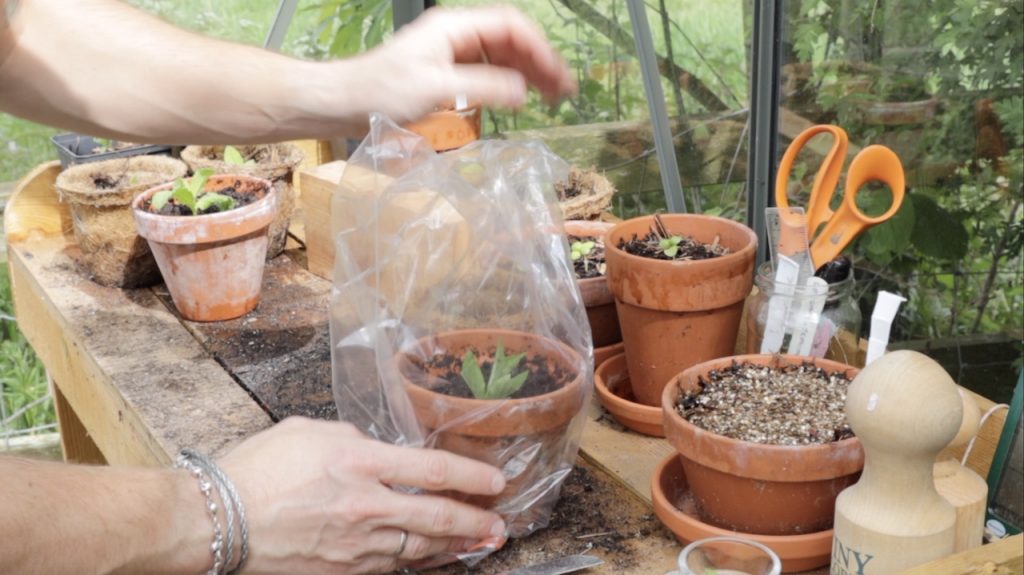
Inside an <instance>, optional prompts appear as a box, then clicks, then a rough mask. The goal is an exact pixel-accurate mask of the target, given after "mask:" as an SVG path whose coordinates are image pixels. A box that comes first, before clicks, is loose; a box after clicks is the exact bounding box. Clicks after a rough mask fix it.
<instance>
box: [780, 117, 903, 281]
mask: <svg viewBox="0 0 1024 575" xmlns="http://www.w3.org/2000/svg"><path fill="white" fill-rule="evenodd" d="M821 133H829V134H831V135H832V138H833V141H832V148H831V149H830V150H829V151H828V153H827V154H826V155H825V159H824V161H823V162H822V164H821V167H820V168H819V169H818V172H817V173H816V174H815V176H814V184H813V186H812V188H811V193H810V198H809V199H808V202H807V210H806V214H807V224H808V227H807V236H808V238H809V239H810V242H811V245H810V249H811V260H812V261H813V263H814V267H815V268H817V267H819V266H821V265H823V264H825V263H826V262H828V261H830V260H832V259H833V258H835V257H836V256H838V255H839V254H840V252H842V251H843V249H844V248H845V247H846V246H847V245H849V243H850V242H851V241H853V239H854V238H856V237H857V236H858V235H860V234H861V233H862V232H864V231H865V230H866V229H868V228H870V227H872V226H875V225H878V224H880V223H882V222H884V221H886V220H888V219H889V218H891V217H892V216H893V215H895V214H896V212H897V211H898V210H899V209H900V206H901V205H902V204H903V198H904V195H905V191H906V182H905V178H904V175H903V165H902V164H901V163H900V159H899V157H897V156H896V154H895V153H894V152H893V151H892V150H890V149H889V148H886V147H885V146H879V145H874V146H868V147H866V148H864V149H862V150H861V151H860V152H858V153H857V155H856V156H854V158H853V161H851V162H850V169H849V170H848V171H847V173H846V183H845V186H844V188H843V199H842V203H841V204H840V206H839V208H838V209H836V210H834V211H833V210H832V206H831V203H832V198H833V197H834V195H835V191H836V188H838V186H839V177H840V174H841V172H842V169H843V164H844V163H845V162H846V150H847V148H848V146H849V138H848V137H847V135H846V132H845V131H844V130H843V129H842V128H840V127H838V126H831V125H816V126H812V127H810V128H808V129H806V130H804V131H803V132H801V133H800V135H799V136H797V137H796V139H794V140H793V142H792V143H791V144H790V145H789V148H787V149H786V153H785V154H784V155H783V156H782V162H781V163H780V164H779V172H778V177H777V178H776V180H775V203H776V205H778V206H779V207H780V208H788V207H789V195H788V184H789V177H790V173H791V171H792V169H793V162H794V160H795V159H796V157H797V155H798V154H799V152H800V150H801V149H803V148H804V146H805V145H806V144H807V142H808V141H809V140H810V139H811V138H813V137H814V136H816V135H818V134H821ZM872 181H877V182H881V183H883V184H885V185H887V186H888V187H889V189H890V190H891V191H892V205H890V206H889V209H887V210H886V211H885V212H884V213H882V214H881V215H878V216H868V215H867V214H865V213H864V212H862V211H861V210H860V208H858V207H857V194H858V192H859V191H860V189H861V187H862V186H864V184H867V183H868V182H872ZM822 226H824V229H821V230H820V231H819V228H821V227H822Z"/></svg>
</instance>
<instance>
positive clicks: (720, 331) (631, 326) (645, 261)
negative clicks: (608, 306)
mask: <svg viewBox="0 0 1024 575" xmlns="http://www.w3.org/2000/svg"><path fill="white" fill-rule="evenodd" d="M661 220H662V222H663V223H664V225H665V227H666V228H667V229H668V231H669V233H672V234H680V235H686V236H690V237H692V238H694V239H695V240H697V241H700V242H703V243H705V244H710V243H712V242H714V241H715V238H716V237H717V238H718V239H719V243H720V244H722V245H724V246H725V247H727V248H729V249H730V250H731V253H729V254H727V255H725V256H721V257H716V258H712V259H706V260H696V261H666V260H656V259H651V258H644V257H640V256H635V255H632V254H628V253H626V252H625V251H623V250H622V249H620V248H619V247H618V243H619V240H623V239H625V240H629V239H630V238H632V236H633V234H636V235H638V236H644V235H645V234H647V233H648V232H649V231H650V229H651V225H652V224H653V223H654V217H653V216H645V217H640V218H634V219H631V220H627V221H625V222H622V223H620V224H617V225H616V226H615V227H614V228H612V229H611V230H610V231H609V232H608V235H607V239H606V241H605V244H606V245H605V261H606V263H607V266H608V268H607V276H608V283H609V286H610V287H611V291H612V294H613V295H614V296H615V306H616V309H617V311H618V315H619V326H620V328H621V329H622V341H623V343H624V344H625V345H626V360H627V362H628V363H629V377H630V381H631V382H632V383H633V394H634V395H636V398H637V400H639V401H640V403H643V404H645V405H652V406H655V407H657V406H659V405H661V390H662V389H663V388H664V387H665V384H666V383H667V382H668V381H669V380H670V379H671V378H672V377H674V376H675V375H677V374H678V373H679V372H681V371H683V370H684V369H686V368H688V367H690V366H692V365H696V364H698V363H700V362H702V361H707V360H709V359H714V358H716V357H723V356H726V355H730V354H732V352H733V349H734V347H735V344H736V333H737V331H738V329H739V324H740V317H741V316H742V315H743V303H744V301H745V299H746V297H747V295H749V294H750V288H751V285H752V284H753V280H754V256H755V253H756V251H757V237H756V236H755V235H754V232H753V231H752V230H751V229H750V228H748V227H747V226H744V225H742V224H738V223H736V222H733V221H731V220H727V219H724V218H716V217H712V216H703V215H691V214H670V215H662V216H661Z"/></svg>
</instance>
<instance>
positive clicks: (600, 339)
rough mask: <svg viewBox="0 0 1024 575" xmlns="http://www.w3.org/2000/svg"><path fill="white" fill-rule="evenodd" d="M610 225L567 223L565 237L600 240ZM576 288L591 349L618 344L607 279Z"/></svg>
mask: <svg viewBox="0 0 1024 575" xmlns="http://www.w3.org/2000/svg"><path fill="white" fill-rule="evenodd" d="M614 225H615V224H610V223H606V222H590V221H581V220H567V221H566V222H565V233H566V234H567V235H570V236H575V237H604V235H605V234H606V233H608V230H610V229H612V227H614ZM576 285H578V286H579V288H580V294H581V295H582V296H583V305H585V306H586V307H587V321H588V322H589V323H590V333H591V334H592V336H593V338H594V347H595V348H600V347H606V346H609V345H613V344H616V343H619V342H620V341H622V332H621V331H620V330H619V315H618V313H617V312H616V311H615V298H614V297H612V292H611V289H609V288H608V278H606V277H604V276H600V277H596V278H587V279H578V280H576Z"/></svg>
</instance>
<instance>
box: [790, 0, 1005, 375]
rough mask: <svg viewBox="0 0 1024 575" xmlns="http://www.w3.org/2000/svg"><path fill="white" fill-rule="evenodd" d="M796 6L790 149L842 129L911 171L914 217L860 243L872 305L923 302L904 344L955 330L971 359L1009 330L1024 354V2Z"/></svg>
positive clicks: (876, 194)
mask: <svg viewBox="0 0 1024 575" xmlns="http://www.w3.org/2000/svg"><path fill="white" fill-rule="evenodd" d="M785 11H786V12H785V35H784V39H783V57H782V64H783V65H782V68H781V70H780V72H781V80H780V82H781V85H780V105H781V109H780V110H779V114H780V115H779V134H778V137H779V151H780V154H781V153H782V151H784V150H785V149H786V146H787V145H788V144H789V142H790V141H791V140H792V138H794V137H795V136H796V135H797V134H798V133H799V132H800V131H802V130H803V129H804V128H805V127H806V126H809V125H812V124H818V123H831V124H837V125H839V126H841V127H842V128H844V129H845V130H846V132H847V133H848V134H849V140H850V149H849V152H850V153H849V156H850V158H852V157H853V156H854V154H855V153H856V152H857V151H858V150H860V149H861V148H863V147H865V146H868V145H870V144H882V145H885V146H888V147H890V148H891V149H893V150H894V151H895V152H896V153H897V154H898V155H899V157H900V158H901V160H902V163H903V167H904V169H905V171H906V177H907V191H908V196H907V200H906V201H905V202H904V204H903V207H902V209H901V210H900V212H899V213H898V214H897V216H896V217H895V218H893V219H892V220H890V221H889V222H887V223H886V224H883V225H880V226H878V227H876V228H874V229H872V230H870V231H869V232H868V233H866V234H864V235H863V236H862V237H861V238H860V239H859V240H858V241H857V242H856V244H855V246H854V249H853V250H852V256H853V258H854V263H855V267H856V269H857V271H858V279H859V281H860V285H859V290H860V291H861V292H862V294H863V297H862V300H861V301H862V307H863V309H864V311H865V312H866V313H870V311H871V305H873V296H872V294H874V293H876V292H877V290H879V289H888V290H891V291H896V292H899V293H901V294H903V295H904V296H906V297H908V298H909V301H908V302H907V304H906V306H905V309H904V311H903V313H901V315H900V317H899V320H898V322H897V324H896V326H895V327H894V334H895V336H896V338H897V339H901V340H924V339H934V338H953V339H954V340H955V341H956V345H957V346H959V352H960V353H961V355H962V354H963V352H964V346H965V345H967V344H966V343H965V342H972V341H976V340H979V338H980V339H986V338H987V339H988V340H992V339H993V338H994V335H998V336H999V337H997V338H995V339H999V338H1000V337H1001V338H1002V339H1003V340H1006V341H1007V342H1009V343H1008V345H1009V352H1008V354H1009V357H1010V361H1013V360H1015V359H1017V360H1019V358H1020V341H1021V335H1022V331H1024V327H1022V321H1024V306H1022V301H1024V291H1022V279H1024V278H1022V266H1024V262H1022V259H1021V252H1022V226H1021V219H1022V207H1021V202H1022V196H1024V188H1022V185H1024V177H1022V175H1024V151H1022V150H1024V98H1022V96H1024V87H1022V86H1024V83H1022V74H1024V72H1022V71H1024V26H1021V19H1022V14H1024V5H1022V2H1021V1H1020V0H995V1H978V2H962V1H959V0H936V1H933V2H928V3H922V2H915V1H911V0H874V1H868V2H864V1H852V0H799V1H796V0H794V1H789V2H786V3H785ZM826 140H827V139H826V138H825V137H822V140H821V141H820V142H818V143H817V144H819V145H818V146H817V149H816V150H811V151H805V152H804V153H803V154H802V156H806V157H804V158H802V159H803V160H805V162H806V163H805V164H803V165H802V166H801V167H800V168H799V169H798V170H797V171H796V173H795V174H794V178H793V179H792V181H791V182H790V185H791V196H793V197H796V198H799V197H800V193H799V191H800V189H801V188H802V190H803V191H804V192H806V190H808V189H809V182H810V181H811V180H812V178H813V173H814V170H815V169H816V166H817V164H816V162H818V161H820V159H821V155H820V153H821V152H822V151H823V150H827V149H828V144H829V143H828V142H827V141H826ZM888 198H889V194H888V192H887V190H885V189H884V187H883V188H881V189H875V190H873V191H871V192H870V193H868V194H864V197H863V198H862V197H861V196H858V203H860V204H862V205H863V206H864V207H865V209H866V210H867V211H868V212H869V213H878V211H880V210H882V209H884V208H885V207H886V205H887V202H888ZM866 323H869V322H866ZM936 345H938V344H936ZM932 347H935V346H934V345H933V346H932ZM1013 379H1015V376H1013Z"/></svg>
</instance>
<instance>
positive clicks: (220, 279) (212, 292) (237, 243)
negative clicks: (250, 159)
mask: <svg viewBox="0 0 1024 575" xmlns="http://www.w3.org/2000/svg"><path fill="white" fill-rule="evenodd" d="M173 185H174V184H173V183H172V184H167V185H163V186H158V187H156V188H152V189H149V190H147V191H146V192H144V193H142V194H140V195H139V196H138V197H136V198H135V201H134V202H132V207H133V208H135V209H134V213H135V224H136V226H137V228H138V230H139V234H140V235H141V236H142V237H144V238H146V239H147V240H148V241H149V247H150V249H152V250H153V255H154V256H155V257H156V261H157V264H159V266H160V273H161V274H162V275H163V277H164V282H165V283H166V284H167V289H168V291H170V292H171V298H172V299H173V300H174V306H175V307H176V308H177V309H178V312H179V313H181V315H182V316H183V317H184V318H185V319H189V320H193V321H220V320H225V319H232V318H236V317H239V316H242V315H245V314H246V313H248V312H249V311H252V310H253V309H254V308H255V307H256V305H257V304H258V303H259V299H260V287H261V284H262V282H263V268H264V262H265V261H266V251H267V230H268V228H269V226H270V223H271V222H272V221H273V219H274V213H275V199H276V194H275V192H274V188H273V186H272V185H271V183H270V181H268V180H263V179H260V178H253V177H249V176H241V175H221V176H211V177H210V179H209V180H208V181H207V183H206V188H205V189H206V190H207V191H216V190H220V189H223V188H225V187H227V186H233V187H235V189H236V191H239V192H242V193H251V194H257V195H259V196H261V197H260V199H259V200H257V201H255V202H253V203H251V204H248V205H246V206H243V207H240V208H236V209H233V210H228V211H226V212H219V213H214V214H206V215H200V216H163V215H159V214H154V213H152V212H149V211H145V210H144V209H143V206H146V205H148V201H149V199H150V198H151V197H152V196H153V194H155V193H157V192H159V191H161V190H166V189H170V188H171V187H173Z"/></svg>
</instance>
